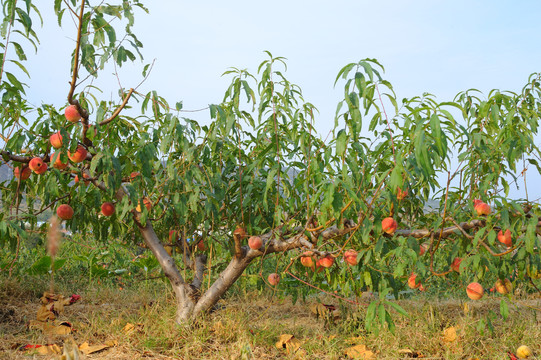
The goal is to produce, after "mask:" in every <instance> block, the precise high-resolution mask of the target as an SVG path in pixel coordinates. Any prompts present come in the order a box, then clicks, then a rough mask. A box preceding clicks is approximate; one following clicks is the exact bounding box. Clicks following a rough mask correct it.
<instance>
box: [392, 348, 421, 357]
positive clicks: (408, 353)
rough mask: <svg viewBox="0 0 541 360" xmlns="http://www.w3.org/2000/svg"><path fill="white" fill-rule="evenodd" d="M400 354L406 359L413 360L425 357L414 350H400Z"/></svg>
mask: <svg viewBox="0 0 541 360" xmlns="http://www.w3.org/2000/svg"><path fill="white" fill-rule="evenodd" d="M398 353H399V354H403V355H405V356H406V357H409V358H413V359H420V358H424V355H423V354H421V353H420V352H418V351H413V350H410V349H400V350H398Z"/></svg>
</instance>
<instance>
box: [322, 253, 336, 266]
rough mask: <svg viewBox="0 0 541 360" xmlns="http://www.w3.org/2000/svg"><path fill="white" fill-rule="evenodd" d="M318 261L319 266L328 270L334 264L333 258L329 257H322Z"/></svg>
mask: <svg viewBox="0 0 541 360" xmlns="http://www.w3.org/2000/svg"><path fill="white" fill-rule="evenodd" d="M319 260H320V264H321V266H323V267H324V268H330V267H331V266H332V264H333V263H334V258H333V257H332V256H331V255H327V256H325V257H322V258H321V259H319Z"/></svg>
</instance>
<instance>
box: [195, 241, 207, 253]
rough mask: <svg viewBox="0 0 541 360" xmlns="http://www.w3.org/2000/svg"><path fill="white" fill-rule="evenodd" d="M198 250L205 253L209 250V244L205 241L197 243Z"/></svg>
mask: <svg viewBox="0 0 541 360" xmlns="http://www.w3.org/2000/svg"><path fill="white" fill-rule="evenodd" d="M197 248H198V249H199V251H205V250H207V244H205V242H204V241H203V240H200V241H199V242H198V243H197Z"/></svg>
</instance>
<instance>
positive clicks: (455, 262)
mask: <svg viewBox="0 0 541 360" xmlns="http://www.w3.org/2000/svg"><path fill="white" fill-rule="evenodd" d="M461 262H462V259H461V258H459V257H456V258H455V259H454V260H453V263H452V264H451V269H453V271H456V272H457V273H459V272H460V263H461Z"/></svg>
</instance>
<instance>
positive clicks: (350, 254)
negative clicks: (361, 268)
mask: <svg viewBox="0 0 541 360" xmlns="http://www.w3.org/2000/svg"><path fill="white" fill-rule="evenodd" d="M344 261H345V262H347V263H348V264H349V265H357V251H355V250H353V249H349V250H347V251H346V252H345V253H344Z"/></svg>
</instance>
